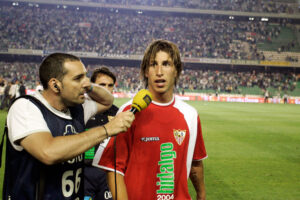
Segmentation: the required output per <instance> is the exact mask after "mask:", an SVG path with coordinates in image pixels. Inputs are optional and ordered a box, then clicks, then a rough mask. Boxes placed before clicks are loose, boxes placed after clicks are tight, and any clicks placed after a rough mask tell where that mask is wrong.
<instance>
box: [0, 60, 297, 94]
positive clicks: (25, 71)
mask: <svg viewBox="0 0 300 200" xmlns="http://www.w3.org/2000/svg"><path fill="white" fill-rule="evenodd" d="M86 66H87V70H88V76H89V77H90V76H91V74H92V72H93V70H94V69H95V68H99V67H100V65H86ZM106 67H109V68H110V69H111V71H112V72H114V73H115V74H117V80H118V81H117V83H116V88H115V91H118V92H122V91H131V92H136V91H137V90H139V89H141V87H142V84H141V82H140V78H139V68H138V67H137V66H135V67H134V66H133V67H128V66H106ZM0 73H1V74H2V77H1V78H0V85H1V89H0V91H1V92H0V94H1V97H3V93H4V90H5V87H6V85H9V84H8V83H11V84H14V83H15V82H16V81H18V82H23V83H24V85H25V86H26V88H27V89H35V88H36V83H37V82H38V81H39V80H37V78H38V64H37V63H21V62H13V63H9V62H0ZM297 81H298V78H297V76H296V74H294V73H279V72H256V71H245V72H238V71H219V70H207V69H189V68H187V69H185V70H184V71H183V73H182V75H181V77H180V80H179V82H178V84H177V92H178V93H181V91H182V90H186V91H196V92H199V91H204V92H205V91H207V90H210V91H215V92H218V93H234V94H238V93H240V92H241V90H240V88H241V87H247V88H253V87H256V86H257V87H258V88H260V89H261V91H265V90H267V89H268V88H270V87H271V88H274V89H276V90H278V91H279V92H280V91H282V92H288V91H293V90H294V89H295V88H296V85H297Z"/></svg>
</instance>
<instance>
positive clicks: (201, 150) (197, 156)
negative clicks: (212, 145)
mask: <svg viewBox="0 0 300 200" xmlns="http://www.w3.org/2000/svg"><path fill="white" fill-rule="evenodd" d="M206 157H207V153H206V149H205V145H204V140H203V135H202V127H201V122H200V118H199V116H198V119H197V139H196V145H195V150H194V156H193V160H202V159H205V158H206Z"/></svg>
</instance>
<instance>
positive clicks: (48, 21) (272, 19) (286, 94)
mask: <svg viewBox="0 0 300 200" xmlns="http://www.w3.org/2000/svg"><path fill="white" fill-rule="evenodd" d="M0 19H1V20H0V74H1V77H0V85H1V89H0V94H1V96H3V93H4V90H5V86H6V85H8V83H10V84H15V82H16V81H17V80H18V83H17V84H19V85H20V84H21V83H22V84H23V85H24V86H25V88H26V91H27V93H31V92H33V91H34V90H35V88H36V86H37V84H38V83H37V81H38V65H39V63H40V62H41V60H42V58H43V57H44V56H46V55H48V54H49V53H53V52H57V51H59V52H68V53H72V54H75V55H77V56H79V57H81V58H82V60H83V62H84V64H85V65H86V67H87V69H88V72H89V75H90V74H91V73H92V71H93V69H95V68H97V67H100V66H107V67H109V68H110V69H111V70H112V71H114V72H115V73H116V74H117V87H116V90H115V91H116V96H117V97H118V96H124V95H125V96H126V94H128V92H132V93H134V92H136V90H138V89H140V88H141V87H142V86H141V84H140V80H139V64H140V61H141V58H142V55H143V53H144V50H145V48H146V46H147V45H148V44H149V43H150V42H151V41H152V40H154V39H167V40H170V41H172V42H174V43H176V44H177V45H178V46H179V48H180V52H181V55H182V60H183V62H184V71H183V74H182V76H181V79H180V82H179V83H178V85H177V91H176V92H177V93H178V94H180V95H182V96H184V97H185V98H186V99H187V100H207V101H238V102H240V101H241V102H264V101H265V97H266V96H268V102H274V103H284V102H286V103H293V104H294V103H296V104H298V103H300V99H299V98H297V97H299V96H300V83H299V81H298V80H299V73H300V57H299V56H300V45H299V42H300V25H299V24H300V14H299V1H297V0H272V1H270V0H167V1H165V0H72V1H71V0H51V1H48V0H47V1H46V0H21V1H9V0H7V1H5V0H2V1H1V2H0ZM284 99H285V101H284Z"/></svg>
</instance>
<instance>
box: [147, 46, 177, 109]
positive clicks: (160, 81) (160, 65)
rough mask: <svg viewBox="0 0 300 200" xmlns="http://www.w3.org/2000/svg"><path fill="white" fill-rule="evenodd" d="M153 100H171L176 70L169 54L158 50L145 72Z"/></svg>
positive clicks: (163, 101) (162, 101) (164, 101)
mask: <svg viewBox="0 0 300 200" xmlns="http://www.w3.org/2000/svg"><path fill="white" fill-rule="evenodd" d="M145 75H146V77H147V78H148V87H149V91H150V92H151V93H152V95H153V100H154V101H157V102H161V103H166V102H169V101H171V100H172V98H173V90H174V86H175V80H176V77H177V70H176V68H175V66H174V63H173V61H172V59H171V57H170V55H169V54H168V53H166V52H164V51H159V52H157V53H156V56H155V58H154V59H153V60H150V64H149V66H148V68H147V70H146V72H145Z"/></svg>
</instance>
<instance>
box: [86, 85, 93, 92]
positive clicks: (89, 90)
mask: <svg viewBox="0 0 300 200" xmlns="http://www.w3.org/2000/svg"><path fill="white" fill-rule="evenodd" d="M91 91H93V84H91V87H90V89H88V90H87V91H86V92H87V93H90V92H91Z"/></svg>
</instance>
